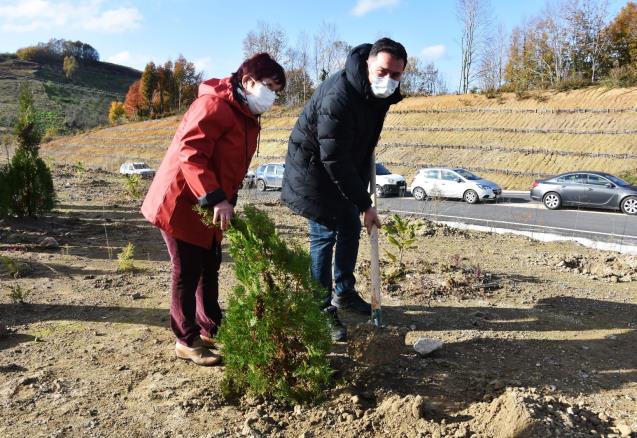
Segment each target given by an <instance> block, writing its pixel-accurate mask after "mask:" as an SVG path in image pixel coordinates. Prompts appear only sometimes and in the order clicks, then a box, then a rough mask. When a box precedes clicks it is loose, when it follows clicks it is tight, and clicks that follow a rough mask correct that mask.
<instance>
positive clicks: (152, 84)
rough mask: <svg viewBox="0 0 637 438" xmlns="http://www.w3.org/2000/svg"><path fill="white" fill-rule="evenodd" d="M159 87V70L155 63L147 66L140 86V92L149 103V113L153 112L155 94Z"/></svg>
mask: <svg viewBox="0 0 637 438" xmlns="http://www.w3.org/2000/svg"><path fill="white" fill-rule="evenodd" d="M156 87H157V68H156V67H155V63H154V62H149V63H148V64H146V68H145V69H144V73H142V78H141V83H140V84H139V91H140V93H141V94H142V96H143V97H144V99H146V102H147V103H148V111H149V112H152V109H153V105H152V103H153V93H154V92H155V88H156Z"/></svg>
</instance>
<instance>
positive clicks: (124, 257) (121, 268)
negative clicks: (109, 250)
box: [117, 242, 135, 272]
mask: <svg viewBox="0 0 637 438" xmlns="http://www.w3.org/2000/svg"><path fill="white" fill-rule="evenodd" d="M134 257H135V245H133V244H132V243H130V242H129V243H128V244H127V245H126V246H125V247H124V248H122V251H121V252H120V253H119V254H117V271H118V272H130V271H134V270H135V261H134V259H133V258H134Z"/></svg>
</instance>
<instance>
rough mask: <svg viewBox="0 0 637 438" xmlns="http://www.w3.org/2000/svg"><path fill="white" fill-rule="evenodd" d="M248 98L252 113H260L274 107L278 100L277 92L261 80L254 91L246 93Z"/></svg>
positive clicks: (255, 85)
mask: <svg viewBox="0 0 637 438" xmlns="http://www.w3.org/2000/svg"><path fill="white" fill-rule="evenodd" d="M246 99H247V101H248V108H250V111H252V114H255V115H259V114H263V113H264V112H266V111H267V110H269V109H270V108H272V105H274V101H275V100H276V93H275V92H274V91H272V90H270V89H269V88H268V87H266V86H265V85H263V84H262V83H261V82H256V83H255V84H254V87H253V88H252V92H251V93H246Z"/></svg>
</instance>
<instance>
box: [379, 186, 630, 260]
mask: <svg viewBox="0 0 637 438" xmlns="http://www.w3.org/2000/svg"><path fill="white" fill-rule="evenodd" d="M378 208H379V209H381V210H389V211H392V212H397V213H401V214H417V215H422V216H424V217H427V218H429V219H432V220H436V221H442V222H454V223H460V224H464V225H470V226H477V227H481V228H486V229H491V230H495V231H500V230H503V231H504V230H511V231H516V232H520V233H522V234H526V235H530V236H532V237H534V238H539V239H543V240H555V239H556V238H557V239H559V238H566V239H572V240H579V241H581V242H582V243H592V244H597V245H596V246H600V247H608V248H611V249H616V250H621V251H622V252H625V251H623V250H624V249H629V248H624V247H634V248H635V251H637V216H629V215H626V214H623V213H620V212H618V211H617V212H615V211H608V210H589V209H586V210H583V209H578V208H563V209H560V210H548V209H547V208H545V207H544V206H543V205H542V204H541V203H540V202H535V201H531V199H530V198H529V194H528V193H526V192H523V193H520V192H504V193H503V194H502V197H501V198H500V199H498V200H497V202H483V203H480V204H474V205H469V204H466V203H465V202H463V201H455V200H445V201H439V200H427V201H416V200H415V199H413V198H411V197H405V198H381V199H379V200H378ZM587 241H590V242H587ZM626 252H633V251H632V250H629V251H626Z"/></svg>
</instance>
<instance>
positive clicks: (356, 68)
mask: <svg viewBox="0 0 637 438" xmlns="http://www.w3.org/2000/svg"><path fill="white" fill-rule="evenodd" d="M371 49H372V45H371V44H369V43H367V44H361V45H360V46H356V47H354V48H353V49H352V51H351V52H349V55H347V60H346V61H345V76H346V77H347V81H348V82H349V83H350V85H351V86H352V87H354V89H355V90H356V91H357V92H358V94H360V95H361V97H362V98H363V99H365V100H368V101H369V102H370V103H371V104H372V105H374V106H378V107H383V106H387V107H389V105H393V104H395V103H398V102H400V101H401V100H403V96H402V95H401V94H400V87H398V88H396V91H394V93H393V94H392V95H391V96H389V97H386V98H379V97H376V96H374V93H372V88H371V85H370V84H369V79H368V73H367V58H368V57H369V52H370V51H371Z"/></svg>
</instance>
